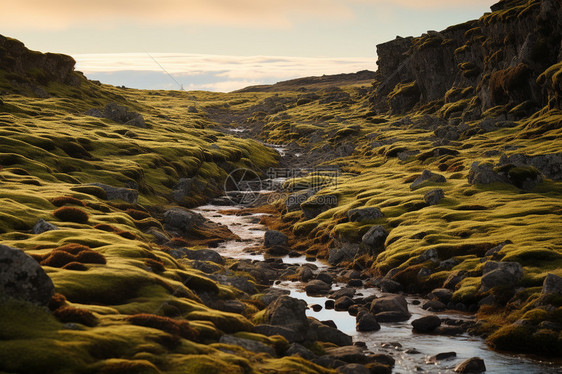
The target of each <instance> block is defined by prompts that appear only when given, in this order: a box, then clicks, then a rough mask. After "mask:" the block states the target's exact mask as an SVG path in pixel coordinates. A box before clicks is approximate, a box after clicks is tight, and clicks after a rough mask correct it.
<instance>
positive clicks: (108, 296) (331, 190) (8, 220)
mask: <svg viewBox="0 0 562 374" xmlns="http://www.w3.org/2000/svg"><path fill="white" fill-rule="evenodd" d="M493 10H494V11H493V12H492V13H490V14H487V15H485V16H483V17H482V18H481V19H480V20H478V21H472V22H469V23H467V24H464V25H460V26H455V27H452V28H449V29H447V30H445V31H443V32H441V33H434V32H430V33H428V34H427V35H424V36H422V37H420V38H412V39H409V38H405V39H399V40H396V41H393V42H391V43H390V44H386V45H383V46H381V47H379V51H380V53H379V56H380V61H379V71H378V72H377V74H378V78H377V81H376V82H375V83H374V85H373V86H372V87H371V86H368V85H365V84H363V83H358V82H355V81H353V79H352V81H353V82H351V83H353V84H351V85H342V86H337V84H338V83H337V81H338V79H337V78H333V79H322V80H320V81H321V82H319V81H318V80H317V79H311V80H304V81H303V80H300V81H297V82H292V83H291V84H288V85H284V86H283V85H280V86H278V87H281V86H282V87H285V88H287V87H290V90H288V91H279V92H275V93H272V92H267V90H266V89H264V88H263V87H261V88H259V89H257V90H256V92H254V91H252V89H248V90H247V92H238V93H231V94H215V93H189V92H161V91H140V90H129V89H124V88H115V87H110V86H106V85H100V84H98V83H95V82H90V81H87V80H86V79H85V78H83V77H80V75H79V74H76V73H74V72H73V61H72V60H71V59H70V58H67V57H64V56H56V55H55V56H51V55H43V54H40V53H36V52H31V51H28V50H26V49H25V48H24V47H23V45H22V44H21V43H19V42H17V41H14V40H11V39H7V38H2V39H0V42H1V48H2V49H1V52H2V55H3V56H8V58H7V59H6V60H2V61H6V66H4V65H3V67H2V75H1V76H0V87H1V89H2V95H3V96H2V100H1V101H0V111H1V113H0V126H1V129H2V134H1V136H0V143H1V145H2V149H1V152H0V165H1V168H0V179H1V185H0V188H1V191H0V192H1V195H0V199H1V202H2V206H3V210H2V212H1V214H0V240H1V241H2V247H1V248H2V249H1V252H2V256H3V259H4V261H3V262H2V263H4V264H17V266H20V268H21V269H25V270H26V271H25V273H21V272H17V271H16V272H14V271H13V269H14V266H8V268H9V270H10V271H3V272H2V289H3V291H2V293H3V297H2V302H1V303H0V331H1V333H0V334H1V341H0V345H1V349H0V363H1V365H2V367H1V369H2V370H3V371H7V372H23V373H35V372H42V371H43V372H68V371H72V372H109V373H111V372H151V373H158V372H201V373H206V372H212V371H215V372H240V373H242V372H284V371H285V372H318V373H323V372H326V373H330V372H334V368H338V370H339V371H340V372H367V371H369V372H389V371H390V370H391V366H392V362H393V361H392V357H388V355H387V354H384V355H380V354H378V353H375V354H372V353H369V352H365V351H363V350H362V348H361V347H360V346H351V345H349V344H351V340H350V338H349V336H347V335H349V334H345V333H342V331H338V329H336V328H334V326H333V324H332V323H330V322H327V321H325V322H319V321H318V320H314V319H310V318H307V315H306V313H307V312H306V309H305V305H304V304H303V303H302V302H299V301H298V300H296V299H294V298H291V297H288V296H287V295H285V294H286V291H279V290H272V289H271V288H270V286H271V283H273V282H276V281H279V280H285V279H287V280H294V279H298V280H301V281H303V282H305V283H306V285H305V286H304V287H305V291H307V292H308V293H309V294H322V295H325V294H328V293H330V292H331V291H332V289H331V285H332V284H334V283H336V282H338V281H342V282H345V283H346V285H347V287H344V290H343V291H342V290H337V291H336V293H334V294H332V300H333V307H334V308H337V309H340V310H347V311H348V313H351V314H356V315H355V317H356V318H357V320H356V321H355V322H356V323H357V328H359V329H360V330H373V331H375V330H377V326H381V324H382V327H383V329H381V330H384V328H385V324H391V323H399V322H395V321H405V320H407V319H408V318H410V316H409V315H410V314H411V313H412V311H413V310H414V307H415V306H414V304H413V302H414V301H413V300H411V302H409V301H408V298H406V299H405V298H404V296H403V295H400V293H401V292H407V293H410V294H413V293H417V294H420V295H424V296H426V299H425V300H424V301H423V306H426V309H427V310H435V311H439V310H442V309H456V310H457V312H460V311H462V312H467V311H468V312H470V313H476V317H477V319H478V322H476V323H466V324H465V322H458V321H457V318H453V321H449V320H447V319H446V318H439V317H437V316H435V315H430V316H427V317H423V318H420V319H418V318H416V322H415V323H414V326H412V327H413V329H415V330H416V331H417V332H419V333H421V335H419V337H420V339H421V338H422V337H423V336H425V335H426V333H431V334H435V335H430V336H432V337H434V339H438V337H440V336H442V334H447V333H448V334H454V333H461V332H462V331H463V329H462V327H463V326H460V327H459V326H456V325H462V324H465V325H464V327H465V328H468V327H470V328H471V329H472V330H473V332H474V333H477V334H479V335H482V336H485V337H487V341H488V343H489V344H490V345H491V346H493V347H495V348H498V349H503V350H510V351H512V352H524V353H535V354H539V355H543V356H555V357H556V356H559V355H560V349H561V345H560V342H561V341H562V340H561V338H560V337H561V324H562V320H561V317H560V316H561V307H562V305H561V301H560V300H561V299H560V295H561V294H562V291H561V287H560V279H561V278H560V277H561V276H562V273H561V272H560V269H561V268H562V250H561V248H562V243H561V242H560V238H561V237H562V233H561V232H560V229H559V227H560V226H559V222H560V216H561V215H562V211H561V210H560V202H561V201H562V190H561V186H560V179H561V174H560V170H561V168H560V164H561V162H560V161H561V160H560V149H562V145H561V144H560V139H561V135H562V134H561V132H560V131H561V126H560V123H561V120H562V113H561V111H560V106H559V99H558V98H559V95H560V69H561V67H560V58H559V54H560V24H559V22H560V17H559V12H560V6H559V3H557V2H556V1H547V0H544V1H533V0H531V1H503V2H501V3H499V4H497V5H494V7H493ZM544 45H547V48H543V46H544ZM495 49H496V50H495ZM396 67H398V69H396ZM442 71H447V72H449V73H450V74H447V75H446V76H444V75H443V74H440V73H441V72H442ZM422 72H423V74H422ZM367 75H369V74H368V73H367ZM340 78H341V77H340ZM344 78H345V77H344ZM347 78H349V77H347ZM352 78H353V77H352ZM75 79H77V81H76V82H75V81H74V80H75ZM308 82H310V84H312V85H313V87H309V88H307V87H306V86H302V87H298V88H295V89H293V86H294V85H301V84H303V85H304V84H309V83H308ZM347 83H349V82H346V84H347ZM356 83H357V84H356ZM326 84H327V85H328V87H326V86H325V85H326ZM371 89H372V90H371ZM370 90H371V94H370V95H369V91H370ZM233 121H234V123H235V125H236V131H233V129H232V128H231V127H232V125H231V123H232V122H233ZM233 134H241V135H243V136H242V137H235V136H233ZM252 138H258V139H260V141H261V142H265V143H274V144H284V145H286V149H288V150H289V153H288V155H287V157H285V158H284V159H280V158H279V155H277V154H276V152H274V151H273V150H271V149H270V148H268V147H265V146H263V145H262V144H261V143H260V142H257V141H254V140H252ZM298 154H300V155H298ZM279 165H281V166H284V167H285V169H286V168H287V167H288V168H293V167H295V166H298V167H299V168H300V167H302V168H305V167H310V166H316V165H323V166H330V167H332V168H334V169H337V171H338V172H339V173H338V174H337V178H336V177H334V175H332V176H322V177H318V175H314V174H313V175H307V174H306V173H305V174H304V175H300V176H299V177H298V178H295V179H292V180H289V181H288V182H287V183H286V184H285V190H284V191H281V192H283V195H277V197H282V196H284V198H281V199H278V200H276V201H273V202H271V201H270V203H271V204H270V205H266V206H262V207H261V208H259V211H260V212H262V213H267V216H264V217H262V218H261V220H262V222H263V223H264V224H266V225H268V226H269V228H270V229H272V230H275V231H278V232H271V233H269V234H268V235H267V236H266V237H265V238H264V241H266V242H267V243H264V244H267V245H266V247H267V249H265V251H266V252H269V253H273V254H277V255H279V254H281V253H287V252H288V253H290V254H291V255H292V256H296V255H297V254H300V255H303V257H306V258H308V259H309V260H314V259H317V260H324V261H328V262H329V263H330V264H332V265H333V266H334V268H332V269H328V270H321V271H318V269H314V267H313V266H311V265H306V264H304V265H302V266H296V265H290V261H289V260H287V259H285V260H284V262H283V263H282V262H280V261H279V260H266V261H259V262H254V263H252V262H250V261H245V260H235V259H234V260H233V259H228V258H224V257H221V256H220V255H219V254H218V253H217V252H215V251H213V250H212V249H209V248H216V247H219V248H220V246H221V245H223V244H224V243H231V244H232V243H237V245H242V246H243V245H244V243H245V242H243V241H238V240H241V239H240V238H238V237H237V235H236V234H235V233H234V232H233V231H234V230H229V229H227V228H225V227H224V225H220V224H217V223H213V222H211V221H209V219H207V218H205V217H203V216H201V215H199V214H198V213H196V212H194V211H190V210H187V209H186V207H195V206H198V205H200V204H202V203H203V202H205V201H207V200H209V199H210V198H213V197H216V196H218V195H220V194H221V190H222V188H221V187H222V185H223V181H224V180H225V178H226V176H227V175H228V173H230V172H232V171H233V170H236V169H240V168H244V169H249V170H252V171H253V172H255V173H257V174H258V175H260V176H261V177H263V178H264V179H265V176H266V175H267V173H268V171H269V170H268V169H269V168H270V167H276V166H279ZM305 171H306V170H305ZM308 171H310V170H308ZM287 195H291V199H288V200H286V197H287ZM223 201H224V200H223ZM295 201H296V202H297V203H295ZM256 211H258V210H256V209H255V208H254V210H248V211H246V212H229V213H230V214H236V213H239V214H240V217H243V216H244V215H245V214H254V213H256ZM253 219H254V221H255V220H256V219H257V218H256V217H253ZM260 243H261V241H260ZM232 245H234V244H232ZM251 251H254V252H256V253H261V252H263V251H264V249H263V248H259V246H258V248H252V249H251ZM23 252H25V254H26V255H23ZM5 266H6V265H5ZM47 277H48V278H47ZM49 279H50V280H51V282H52V284H51V283H50V282H49ZM364 285H367V286H369V287H371V286H376V287H379V288H380V289H382V290H383V291H385V293H386V295H384V296H383V295H380V294H379V295H378V296H376V297H373V296H372V295H356V294H354V293H353V292H354V291H353V290H355V292H357V290H356V288H357V287H361V286H364ZM279 286H280V287H281V286H283V284H281V285H279ZM338 288H339V287H338ZM338 292H339V293H338ZM360 292H363V291H360ZM381 296H382V297H381ZM21 299H24V301H22V300H21ZM405 300H406V303H405ZM418 301H419V299H418ZM331 304H332V302H331V301H329V302H328V303H326V304H324V305H323V306H322V305H314V306H311V308H312V307H313V308H316V309H318V308H319V307H323V308H324V309H325V308H326V307H331V306H332V305H331ZM457 312H455V313H457ZM432 313H433V312H432ZM456 315H458V314H456ZM289 317H290V318H289ZM420 317H421V316H420ZM436 318H439V321H438V320H437V319H436ZM387 326H388V325H387ZM376 334H377V333H376V332H375V333H374V335H375V336H376ZM411 334H412V331H411V328H410V327H408V336H418V335H411ZM384 343H385V344H386V347H383V348H385V349H388V350H392V349H395V348H396V347H398V345H397V344H396V343H399V342H393V341H388V342H384ZM339 345H341V346H342V347H338V346H339ZM61 347H64V349H62V348H61ZM67 347H73V349H71V350H69V349H67ZM365 353H367V354H365ZM387 353H388V352H387ZM410 353H411V354H414V355H415V354H416V353H415V352H410ZM410 353H406V354H410ZM440 353H442V354H441V355H438V356H435V357H433V358H430V357H428V365H429V364H432V363H434V362H440V361H442V360H443V359H446V358H447V357H449V358H450V357H451V356H452V354H451V353H449V352H440ZM394 357H395V358H397V357H398V356H397V355H395V356H394ZM482 369H483V367H482V364H481V362H480V361H479V360H477V359H474V360H471V361H469V362H467V363H466V364H464V366H462V367H460V368H459V370H465V371H469V370H476V371H479V370H480V371H481V370H482ZM539 370H541V369H539ZM545 370H546V369H545ZM554 370H556V368H555V369H554Z"/></svg>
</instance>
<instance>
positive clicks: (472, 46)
mask: <svg viewBox="0 0 562 374" xmlns="http://www.w3.org/2000/svg"><path fill="white" fill-rule="evenodd" d="M500 4H504V5H505V6H507V7H510V8H514V7H515V5H519V4H514V3H513V2H503V3H502V2H500ZM538 5H539V6H533V7H528V8H525V7H521V8H519V9H513V12H510V13H509V15H511V16H508V15H507V13H500V12H504V11H503V9H499V8H498V7H496V6H493V7H492V10H493V11H495V12H497V13H492V14H488V15H484V16H483V17H481V18H480V19H478V20H474V21H469V22H465V23H463V24H460V25H455V26H451V27H449V28H447V29H446V30H443V31H440V32H437V31H428V32H427V33H425V34H423V35H422V36H421V37H418V38H411V37H409V38H401V37H397V38H396V39H395V40H392V41H389V42H386V43H383V44H380V45H377V55H378V58H379V59H378V61H377V64H378V66H379V69H378V71H377V78H378V81H379V82H381V83H380V84H379V85H376V86H375V87H374V88H373V91H372V94H371V103H372V107H373V109H375V110H376V111H377V112H379V113H381V112H387V111H388V110H389V109H390V110H392V111H393V112H394V113H399V112H400V111H402V110H404V108H405V107H406V106H405V105H406V104H407V106H408V107H411V106H414V107H415V106H416V105H417V106H419V105H423V104H425V103H428V102H431V101H433V100H438V99H442V98H446V100H451V102H455V101H458V100H460V99H462V98H463V97H460V98H459V97H455V95H456V94H455V90H456V91H459V92H462V91H463V89H465V88H471V90H472V91H471V92H470V95H474V94H476V95H477V96H478V99H479V102H478V105H477V106H473V107H470V106H468V107H467V106H464V107H460V108H458V109H456V108H455V109H456V111H457V115H461V114H464V115H465V116H473V117H474V116H476V117H478V116H479V115H480V114H481V113H483V112H484V111H486V110H487V109H489V108H491V107H494V106H498V105H506V104H507V105H511V106H512V107H514V106H515V105H517V104H519V103H523V102H528V103H529V107H535V108H537V107H542V106H544V105H549V106H550V107H551V108H560V105H562V100H560V97H562V95H561V94H560V89H559V88H558V89H557V88H556V84H554V82H553V81H554V79H548V78H542V79H539V80H537V77H539V76H540V75H541V74H542V73H543V72H544V71H545V70H546V69H547V68H548V67H549V66H552V65H554V64H556V63H557V62H558V61H559V56H560V51H561V42H560V30H561V29H562V22H561V21H560V19H562V6H561V5H560V2H559V1H557V0H541V1H540V2H539V3H538ZM475 38H478V39H479V40H481V41H483V42H479V43H474V40H475ZM539 51H540V52H539ZM498 56H499V57H498ZM412 83H414V84H415V87H416V89H417V90H416V91H409V92H407V93H408V95H396V92H397V91H398V90H397V88H399V87H400V85H405V84H412ZM446 94H447V96H446ZM456 96H459V95H458V94H457V95H456ZM408 98H409V99H410V100H412V101H413V100H414V98H415V99H416V101H414V102H413V103H412V102H407V100H406V99H408ZM450 111H452V109H451V110H450ZM514 115H515V114H514Z"/></svg>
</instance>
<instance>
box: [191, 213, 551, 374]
mask: <svg viewBox="0 0 562 374" xmlns="http://www.w3.org/2000/svg"><path fill="white" fill-rule="evenodd" d="M244 208H245V207H244V206H220V205H205V206H201V207H198V208H197V209H195V210H194V211H196V212H197V213H200V214H201V215H203V216H204V217H205V218H207V219H209V220H211V221H215V222H217V223H221V224H222V225H225V226H227V227H228V228H229V229H230V230H231V231H232V232H233V233H235V234H236V235H238V236H239V238H240V239H238V240H235V241H227V242H223V243H221V244H220V245H219V246H218V247H217V248H214V250H216V251H217V252H218V253H219V254H221V256H224V257H228V258H232V259H235V260H239V261H241V262H246V263H251V264H254V265H256V264H260V263H265V262H268V263H272V262H274V263H277V264H278V265H279V266H278V267H279V268H284V269H290V271H287V272H286V274H288V275H289V276H284V277H283V276H282V278H284V279H276V280H273V282H272V283H274V287H272V288H270V289H267V290H266V291H264V292H265V293H266V294H269V293H272V294H274V292H273V291H274V290H283V291H285V292H284V293H286V294H288V295H289V296H290V297H293V298H296V299H300V300H304V301H305V302H306V304H307V306H308V308H307V310H306V315H307V316H308V317H311V318H314V319H316V320H318V321H322V322H324V323H327V324H330V325H331V324H332V323H333V324H335V326H337V328H338V329H339V330H340V331H341V332H343V333H345V334H347V335H349V336H351V337H352V339H353V342H354V344H355V345H356V346H359V347H363V348H365V354H383V355H388V356H391V357H393V359H394V362H395V363H394V371H393V372H396V373H409V372H424V371H425V372H432V373H452V372H454V369H455V367H456V366H457V365H459V364H460V363H461V362H463V361H465V360H467V359H470V358H471V357H480V358H482V359H483V360H484V362H485V365H486V368H487V372H490V373H537V374H538V373H559V368H558V367H556V366H554V364H552V363H549V362H542V361H538V360H533V359H531V358H529V357H525V356H516V355H510V354H503V353H499V352H495V351H493V350H490V349H489V348H488V347H487V346H486V344H485V342H484V340H483V339H482V338H480V337H477V336H471V335H469V334H468V333H466V332H465V331H464V329H462V330H457V331H456V334H454V335H437V334H422V333H416V332H413V331H412V325H411V322H412V321H414V320H416V319H419V318H422V317H425V316H429V315H435V316H437V317H439V319H441V321H442V322H443V326H450V327H451V328H453V329H454V326H460V325H462V324H463V323H465V324H466V323H468V324H469V325H470V324H473V323H474V322H475V318H474V316H473V315H471V314H468V313H461V312H458V311H448V310H445V311H442V312H430V311H428V310H424V309H422V306H423V304H424V303H425V302H427V300H424V299H422V298H421V297H420V296H417V295H405V296H406V297H405V298H406V300H407V303H408V310H409V312H410V314H411V317H410V318H408V319H407V320H406V321H402V322H388V323H383V322H381V323H380V326H381V327H380V330H378V331H373V332H358V331H356V317H355V316H354V315H352V314H351V313H352V312H349V311H346V310H339V311H336V310H334V309H333V308H330V309H328V308H326V305H327V304H328V305H329V304H330V300H332V301H333V297H332V298H331V297H330V296H329V293H330V292H333V291H338V290H342V289H349V288H352V287H349V286H348V284H346V283H341V282H333V283H332V284H331V288H330V290H329V291H328V292H325V293H324V295H310V294H307V292H306V291H305V287H306V284H307V283H306V282H303V281H301V280H299V279H298V277H295V274H298V273H299V271H300V270H301V269H303V268H309V269H312V270H313V276H312V278H318V277H320V278H321V279H325V277H324V276H322V274H332V275H338V276H339V275H342V274H345V273H346V272H349V271H348V270H347V269H343V268H338V267H331V266H329V265H328V264H326V263H324V262H322V261H319V260H315V261H307V260H306V259H305V257H303V256H300V257H290V256H284V257H276V258H275V257H273V258H272V257H271V256H268V255H264V253H263V252H262V251H261V250H260V249H261V248H262V246H263V238H264V235H265V233H266V231H267V227H265V226H264V225H262V224H261V223H260V221H261V219H262V218H263V217H264V216H266V215H267V214H265V213H251V214H250V213H244ZM237 211H238V213H237ZM287 278H290V280H289V279H287ZM339 279H341V278H339ZM362 284H363V285H362V286H359V287H356V288H353V299H352V300H354V301H357V302H358V303H360V302H361V301H362V299H366V298H368V297H371V298H382V297H384V296H389V295H392V294H390V293H384V292H382V291H381V290H380V289H378V288H376V287H374V286H372V285H371V283H370V282H369V280H368V279H364V280H363V282H362ZM320 307H321V308H320ZM319 309H320V310H319ZM329 321H332V322H329ZM446 352H455V355H454V356H453V357H450V358H447V359H444V360H435V357H436V356H437V355H439V354H442V353H446Z"/></svg>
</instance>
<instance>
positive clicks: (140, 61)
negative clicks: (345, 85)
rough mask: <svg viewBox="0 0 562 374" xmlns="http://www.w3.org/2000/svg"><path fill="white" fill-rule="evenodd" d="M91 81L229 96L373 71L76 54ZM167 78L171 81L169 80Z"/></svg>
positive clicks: (323, 60)
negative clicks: (278, 84) (319, 77)
mask: <svg viewBox="0 0 562 374" xmlns="http://www.w3.org/2000/svg"><path fill="white" fill-rule="evenodd" d="M73 57H74V58H75V59H76V61H77V69H78V70H81V71H83V72H84V73H85V74H86V75H87V76H88V77H89V78H90V79H99V80H101V81H102V82H106V83H110V84H114V85H125V86H128V87H134V88H152V89H170V88H172V87H170V84H172V86H174V85H175V86H176V87H174V88H178V87H177V85H176V84H175V83H174V79H175V80H177V81H178V82H179V83H180V84H182V85H183V86H184V88H186V89H201V90H211V91H222V92H224V91H232V90H236V89H239V88H243V87H246V86H249V85H256V84H267V83H274V82H278V81H281V80H287V79H293V78H299V77H306V76H315V75H324V74H339V73H351V72H357V71H360V70H374V69H375V68H376V64H375V58H374V57H373V58H367V57H358V58H330V57H287V56H221V55H204V54H181V53H155V54H150V55H149V54H148V53H116V54H77V55H74V56H73ZM168 74H170V75H171V76H172V77H173V78H171V77H170V76H168Z"/></svg>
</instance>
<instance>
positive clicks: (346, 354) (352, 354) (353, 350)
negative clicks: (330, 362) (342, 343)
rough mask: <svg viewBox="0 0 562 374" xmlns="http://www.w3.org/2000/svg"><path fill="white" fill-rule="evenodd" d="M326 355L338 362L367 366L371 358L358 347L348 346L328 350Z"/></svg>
mask: <svg viewBox="0 0 562 374" xmlns="http://www.w3.org/2000/svg"><path fill="white" fill-rule="evenodd" d="M326 353H327V354H328V355H330V356H331V357H333V358H335V359H336V360H340V361H344V362H349V363H359V364H366V363H367V362H368V361H369V358H368V357H367V356H365V354H364V353H363V350H362V349H361V348H359V347H357V346H354V345H352V346H347V347H338V348H328V349H326Z"/></svg>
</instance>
